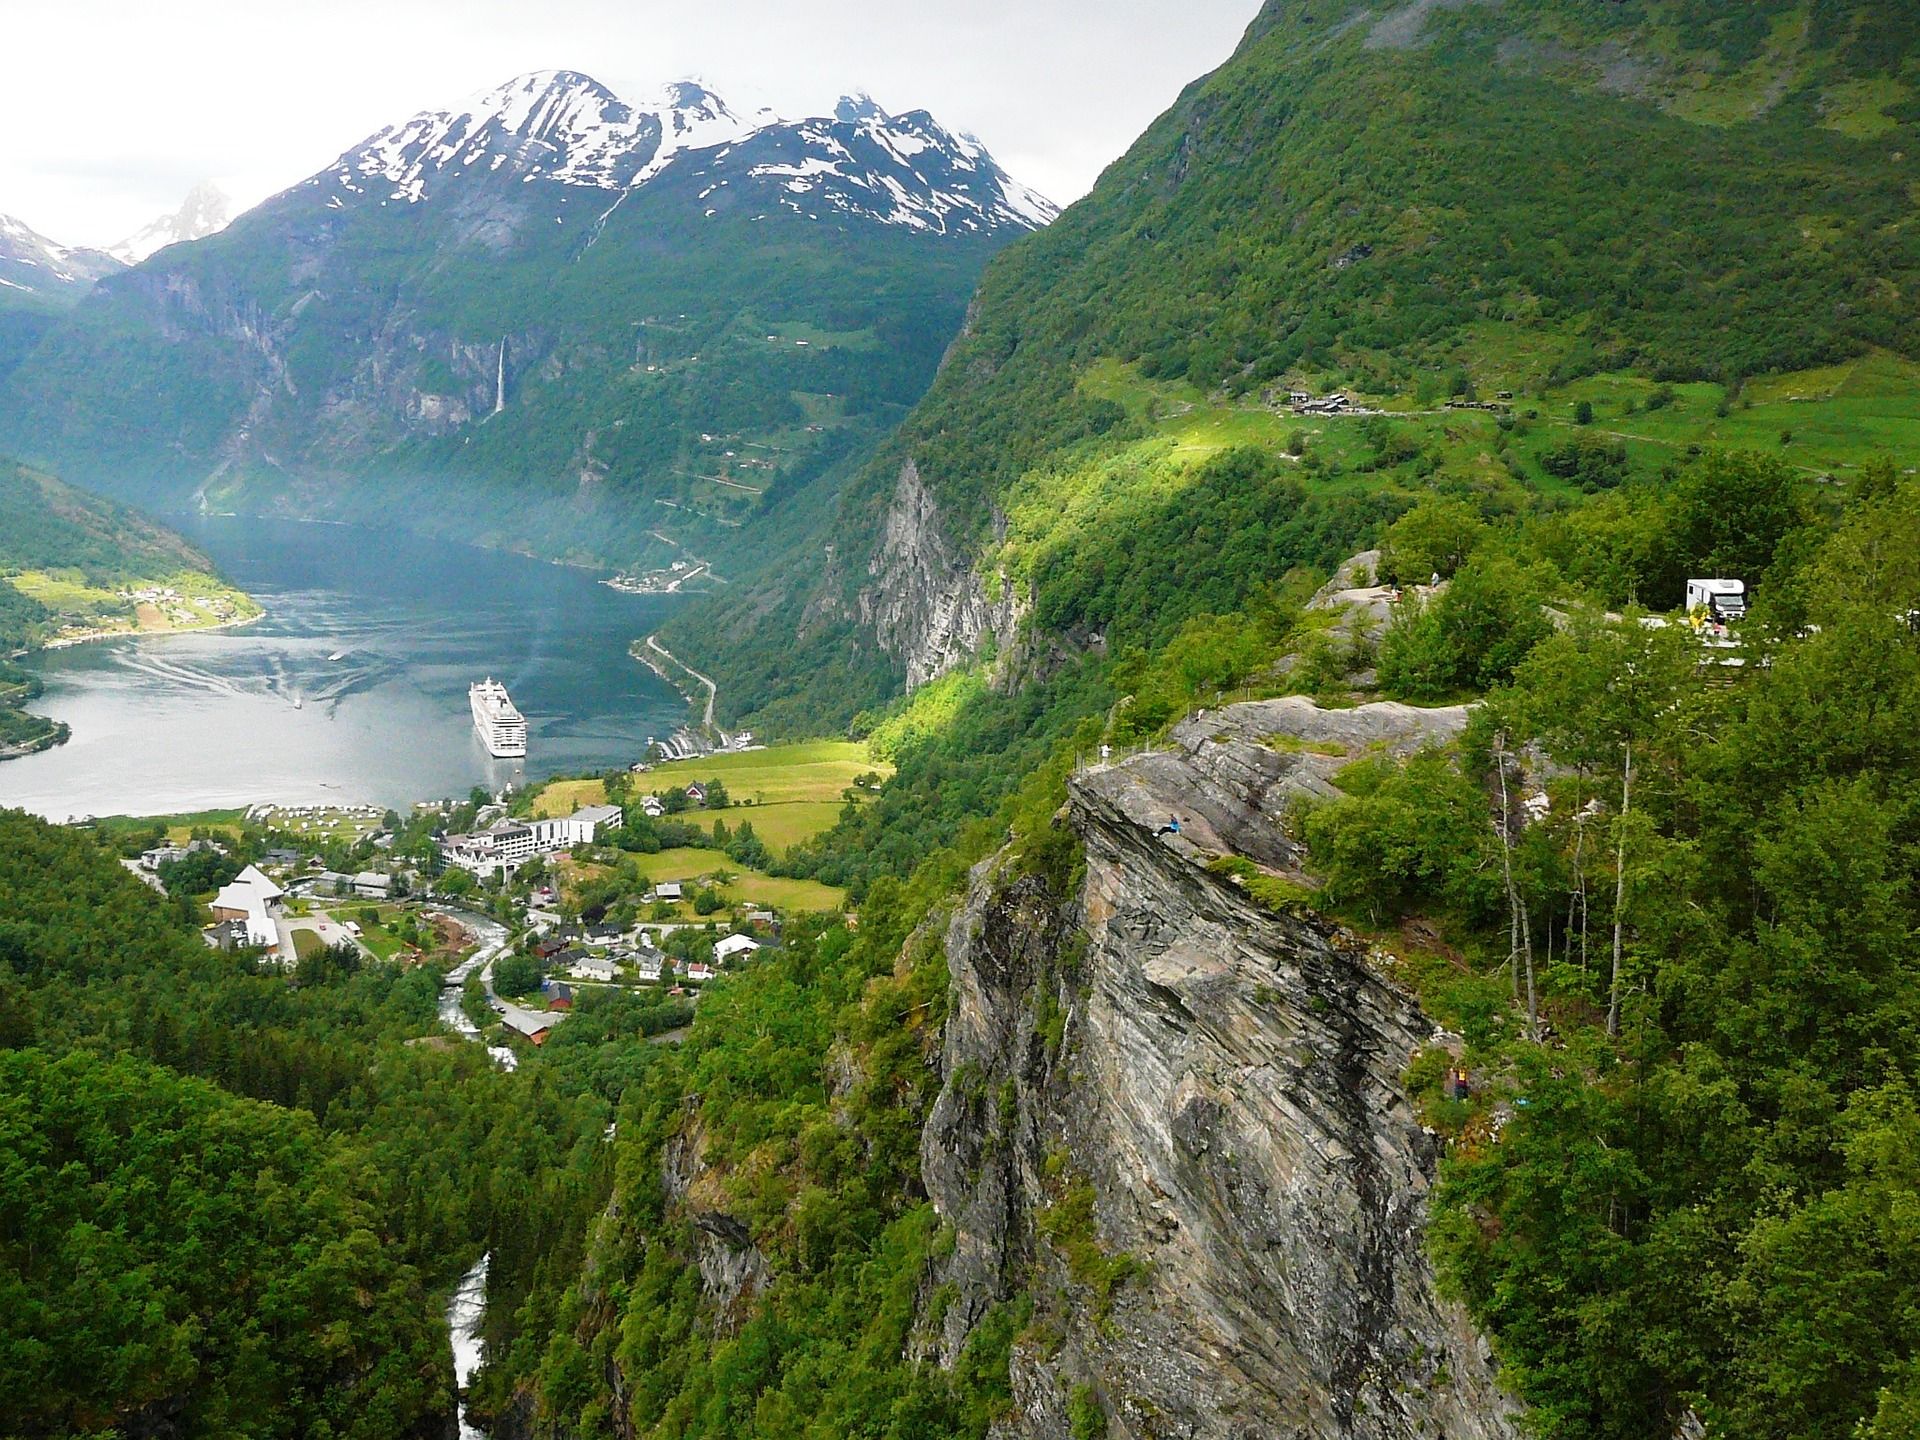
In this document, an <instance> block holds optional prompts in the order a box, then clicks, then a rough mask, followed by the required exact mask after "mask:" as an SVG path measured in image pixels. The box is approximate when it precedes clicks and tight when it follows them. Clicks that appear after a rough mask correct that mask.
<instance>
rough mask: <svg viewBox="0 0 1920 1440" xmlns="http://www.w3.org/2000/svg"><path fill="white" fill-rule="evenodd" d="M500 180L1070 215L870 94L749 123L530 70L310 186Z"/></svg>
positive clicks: (715, 104)
mask: <svg viewBox="0 0 1920 1440" xmlns="http://www.w3.org/2000/svg"><path fill="white" fill-rule="evenodd" d="M488 177H492V178H495V179H496V180H498V181H501V182H510V183H518V184H529V183H532V182H535V181H549V182H552V183H555V184H559V185H566V186H575V187H585V188H589V189H595V190H603V191H613V192H623V193H624V192H629V191H632V190H636V189H638V188H639V187H641V186H644V185H648V184H650V183H652V182H654V181H661V182H663V183H666V184H668V185H669V186H670V187H675V186H677V185H678V184H679V183H680V182H691V183H694V187H695V189H696V190H697V191H698V198H699V199H700V200H701V201H702V202H703V208H704V213H706V214H708V215H709V216H719V215H723V214H737V213H740V212H742V210H743V209H744V210H745V212H746V214H747V215H748V216H749V217H750V218H751V217H755V216H765V215H770V214H773V213H776V212H777V211H781V210H785V211H790V212H793V213H795V214H802V215H807V216H810V217H812V218H816V219H818V218H821V216H822V215H823V214H825V215H842V216H858V217H861V218H864V219H868V220H876V221H880V222H881V223H884V224H889V225H903V226H907V227H909V228H912V229H915V230H922V231H929V232H933V233H938V234H949V233H968V232H971V233H983V232H993V231H997V230H1001V229H1015V230H1021V229H1033V228H1036V227H1038V226H1041V225H1044V224H1046V223H1047V222H1048V221H1050V220H1051V219H1052V218H1053V217H1054V215H1055V214H1057V213H1058V212H1057V210H1056V209H1055V207H1054V206H1053V205H1052V204H1050V203H1049V202H1048V201H1046V200H1045V199H1043V198H1041V197H1040V196H1038V195H1036V194H1035V193H1034V192H1032V191H1031V190H1029V189H1027V188H1026V187H1025V186H1024V185H1021V184H1020V183H1019V182H1018V181H1016V180H1014V179H1013V178H1012V177H1010V176H1008V175H1007V174H1006V173H1005V172H1004V171H1002V170H1001V169H1000V167H999V166H998V165H996V164H995V163H994V160H993V157H992V156H991V155H989V154H988V153H987V151H986V149H985V147H984V146H982V145H981V144H980V143H979V141H977V140H974V139H972V138H971V137H967V136H961V135H955V134H953V133H952V132H950V131H948V130H946V129H945V128H943V127H942V126H941V125H939V124H938V123H937V122H936V121H935V120H934V119H933V117H932V116H930V115H928V114H927V113H926V112H925V111H923V110H916V111H911V112H909V113H907V114H905V115H898V116H895V115H889V114H888V113H887V112H886V111H884V110H883V109H881V108H880V106H878V105H876V104H875V103H874V102H873V101H872V100H871V99H868V98H866V97H864V96H862V97H858V98H849V99H846V100H842V101H841V102H840V105H839V107H838V108H837V109H836V111H835V113H834V114H833V115H831V116H818V117H811V118H807V119H802V120H797V121H788V120H783V119H780V118H779V117H777V116H775V115H774V114H773V113H772V112H771V111H768V110H764V109H763V110H759V111H755V112H753V113H752V114H751V115H746V116H743V115H742V114H740V113H739V112H737V111H735V110H734V109H733V108H732V107H731V106H729V105H728V104H727V102H726V101H725V100H723V99H722V98H721V97H720V96H718V95H716V94H715V93H714V92H713V91H712V90H710V89H708V88H707V87H706V86H704V85H702V84H700V83H699V82H697V81H693V80H683V81H679V82H676V83H674V84H672V85H669V86H667V87H666V89H665V90H664V91H662V92H661V93H660V94H659V95H657V96H655V97H653V98H652V99H650V100H648V101H645V102H642V103H638V104H630V103H628V102H627V101H625V100H622V99H621V98H620V97H619V96H617V95H615V94H614V93H613V91H611V90H609V89H608V88H607V87H606V86H604V85H602V84H601V83H600V82H598V81H597V80H594V79H592V78H591V77H590V76H586V75H582V74H580V73H578V72H576V71H571V70H549V71H539V72H536V73H533V74H529V75H522V76H520V77H518V78H516V79H513V80H509V81H508V82H507V83H506V84H504V85H500V86H496V87H495V88H494V89H492V90H488V91H485V92H483V93H482V94H479V95H476V96H474V97H473V98H472V99H471V100H469V101H468V102H467V103H466V104H465V105H463V106H462V107H460V108H459V109H457V110H443V111H428V112H423V113H422V114H419V115H416V116H414V117H413V118H412V119H411V120H408V121H406V122H405V123H403V124H400V125H394V126H390V127H388V128H387V129H385V130H382V131H380V132H379V133H378V134H377V135H374V136H372V137H371V138H369V139H368V140H366V141H364V142H363V143H362V144H360V145H358V146H356V147H354V148H353V149H352V150H349V151H348V152H347V153H346V154H344V155H342V156H341V157H340V159H339V160H337V161H336V162H335V163H334V164H333V165H332V166H330V167H329V168H328V169H327V170H325V171H323V172H321V174H319V175H316V176H315V177H313V179H311V180H309V181H307V182H306V187H301V188H319V189H322V190H330V191H331V192H332V193H331V194H330V195H329V198H328V200H327V202H326V203H327V205H328V206H329V207H330V208H332V209H346V208H349V207H353V206H357V205H360V204H365V203H368V202H373V203H378V204H391V203H393V202H405V203H409V204H411V203H417V202H420V201H424V200H428V199H431V198H432V197H434V196H435V195H436V194H438V193H440V191H441V189H442V188H443V187H444V186H445V185H446V184H447V182H449V181H451V180H455V179H461V180H471V179H474V178H488Z"/></svg>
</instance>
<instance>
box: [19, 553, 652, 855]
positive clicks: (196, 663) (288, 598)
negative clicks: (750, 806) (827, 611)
mask: <svg viewBox="0 0 1920 1440" xmlns="http://www.w3.org/2000/svg"><path fill="white" fill-rule="evenodd" d="M171 523H173V524H175V526H176V528H178V529H180V530H181V531H182V532H183V533H185V534H186V535H187V536H188V538H189V539H191V540H193V541H194V542H195V543H196V544H198V545H199V546H200V547H201V548H202V549H203V550H205V551H206V552H207V553H208V554H209V555H211V556H212V557H213V558H214V560H215V561H216V563H217V564H218V565H219V567H220V569H221V572H222V573H223V574H224V575H225V576H226V577H227V578H228V579H229V580H231V581H232V582H233V583H234V584H236V585H239V586H240V587H241V588H242V589H244V590H246V591H247V592H248V593H250V594H251V595H252V596H253V597H254V598H255V599H256V600H258V601H259V602H260V603H261V605H263V606H264V607H265V608H266V610H267V616H266V618H265V619H264V620H260V621H257V622H255V623H254V624H252V625H248V626H245V627H242V628H239V629H234V630H223V631H211V632H204V633H200V634H191V635H171V636H150V637H147V638H144V639H137V640H136V639H127V640H111V641H100V642H96V643H93V644H89V645H80V646H75V647H73V648H71V649H67V650H60V651H54V652H51V653H48V654H43V655H37V656H35V657H33V659H32V661H31V663H32V665H33V666H34V668H36V669H37V670H39V672H40V673H41V674H42V675H43V676H44V677H45V679H46V682H47V693H46V695H45V696H44V697H43V698H42V699H40V700H38V701H36V702H34V705H33V707H32V708H33V709H34V710H36V711H39V712H40V713H43V714H47V715H51V716H53V717H54V718H55V719H59V720H64V721H66V722H67V723H68V724H69V725H70V726H72V728H73V738H72V739H71V740H69V741H68V742H67V743H66V744H65V745H62V746H58V747H56V748H55V749H53V750H49V751H46V752H44V753H43V754H39V755H31V756H27V757H25V758H24V759H19V760H9V761H6V762H4V763H0V806H21V807H24V808H25V809H28V810H32V811H34V812H36V813H38V814H41V815H45V816H47V817H49V818H50V819H54V820H66V819H72V818H76V817H79V816H84V815H111V814H147V815H151V814H168V813H175V812H179V811H185V810H200V809H209V808H215V807H223V806H233V805H245V804H248V803H251V802H253V801H257V800H266V801H276V802H284V803H289V804H310V803H335V804H344V803H369V804H377V805H383V806H386V805H392V806H400V805H404V804H405V803H407V802H409V801H413V800H419V799H427V798H431V797H437V796H442V795H464V794H465V793H466V792H467V791H468V789H470V788H471V787H472V786H474V785H476V784H478V785H486V786H488V787H490V788H497V787H498V786H500V785H502V784H504V783H506V782H507V781H508V780H510V779H513V778H515V777H516V776H517V775H519V774H522V773H524V774H525V775H527V776H529V777H534V778H537V777H540V776H545V775H550V774H554V773H557V772H573V771H588V770H596V769H605V768H608V767H609V766H613V765H624V764H631V763H632V762H633V761H634V760H636V759H638V758H640V753H641V749H642V747H643V746H644V745H645V744H646V741H647V738H648V737H649V736H655V735H657V736H661V737H665V736H666V735H667V734H668V733H670V732H671V731H672V730H673V729H675V728H676V727H677V726H678V725H680V724H681V723H682V722H683V721H684V720H685V718H686V716H687V707H686V705H685V702H684V701H683V700H682V699H681V697H680V695H679V694H678V692H676V691H675V690H674V689H673V688H672V687H671V686H669V685H667V684H666V683H665V682H664V681H662V680H661V679H660V678H659V677H658V676H656V675H655V674H654V673H653V672H652V671H650V670H648V669H647V668H646V667H645V666H643V665H641V664H640V663H639V662H637V661H635V660H633V659H632V658H631V657H630V656H629V655H628V653H627V646H628V644H629V643H630V642H631V641H632V640H634V639H636V638H638V637H640V636H642V635H645V634H648V633H649V632H651V631H652V630H653V629H655V628H656V627H657V626H658V625H659V624H660V623H661V622H662V621H663V620H664V619H665V618H666V617H667V615H668V614H669V613H671V610H672V608H673V606H674V605H675V604H676V603H677V602H676V601H675V600H673V599H671V598H668V597H661V596H637V595H623V594H621V593H619V592H617V591H614V590H611V589H608V588H607V587H606V586H604V585H601V584H599V583H597V581H596V579H595V578H594V577H593V576H592V575H590V574H588V573H586V572H583V571H579V570H570V569H564V568H562V567H559V566H555V565H547V564H542V563H540V562H538V561H534V560H528V559H525V558H524V557H521V556H517V555H507V554H502V553H500V552H497V551H488V550H479V549H475V548H473V547H471V546H466V545H461V544H457V543H454V542H449V541H442V540H429V539H424V538H421V537H419V536H412V535H404V534H397V533H388V532H375V531H371V530H363V529H359V528H356V527H351V526H341V525H320V524H305V523H301V522H298V521H275V520H257V519H242V518H233V517H209V518H200V517H195V518H190V519H186V520H178V519H176V520H173V521H172V522H171ZM341 651H344V652H345V654H344V656H343V658H341V659H340V660H330V659H329V658H328V657H329V656H331V655H333V654H335V653H337V652H341ZM487 675H492V676H493V677H494V678H496V679H499V680H502V681H504V682H505V683H506V685H507V687H508V689H509V690H510V691H512V693H513V698H514V703H515V704H517V705H518V706H519V707H520V709H521V711H522V712H523V713H525V715H526V717H527V729H528V739H527V752H528V753H527V758H526V760H525V761H524V762H521V761H501V760H494V759H492V758H491V757H489V756H488V755H487V753H486V751H485V749H484V748H483V747H482V746H481V744H480V741H479V737H478V736H477V735H476V734H475V733H474V729H473V722H472V717H471V715H470V713H469V711H468V708H467V686H468V685H470V684H472V683H473V682H474V681H475V680H479V679H482V678H484V677H485V676H487ZM522 766H524V770H522V769H521V768H520V767H522Z"/></svg>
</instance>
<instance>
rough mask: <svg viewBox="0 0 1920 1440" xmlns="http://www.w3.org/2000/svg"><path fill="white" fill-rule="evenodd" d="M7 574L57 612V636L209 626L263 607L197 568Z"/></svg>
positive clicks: (251, 614)
mask: <svg viewBox="0 0 1920 1440" xmlns="http://www.w3.org/2000/svg"><path fill="white" fill-rule="evenodd" d="M5 578H6V583H8V584H11V585H12V586H13V588H14V589H16V590H18V591H19V592H20V593H21V594H22V595H25V596H26V597H27V598H28V599H30V600H34V601H37V602H38V603H39V604H41V605H44V606H46V608H47V609H49V610H51V611H52V612H53V613H54V615H55V617H56V624H57V626H58V630H57V633H56V634H55V636H54V637H53V638H55V639H73V638H77V637H81V636H92V635H118V634H134V633H139V634H167V633H170V632H173V631H180V630H204V629H207V628H209V627H211V626H215V625H225V624H231V623H232V622H234V621H236V620H247V619H252V618H253V617H254V616H257V615H258V614H259V613H260V607H259V606H258V605H256V604H255V603H254V602H253V601H252V600H251V599H250V598H249V597H247V596H245V595H242V594H241V593H240V592H239V591H237V590H233V589H231V588H229V587H227V586H225V585H222V584H220V583H219V582H218V581H216V580H213V579H212V578H210V577H209V576H205V575H201V574H198V573H197V572H192V571H188V572H183V573H181V574H176V575H170V576H167V577H166V578H164V579H160V580H128V581H125V582H122V583H118V584H115V585H111V586H103V585H94V584H90V583H89V582H88V581H87V578H86V576H85V575H83V574H82V573H81V572H79V571H77V570H54V571H48V570H24V571H21V572H19V573H17V574H13V575H9V576H7V577H5Z"/></svg>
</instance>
